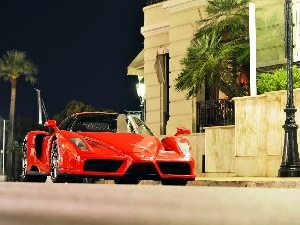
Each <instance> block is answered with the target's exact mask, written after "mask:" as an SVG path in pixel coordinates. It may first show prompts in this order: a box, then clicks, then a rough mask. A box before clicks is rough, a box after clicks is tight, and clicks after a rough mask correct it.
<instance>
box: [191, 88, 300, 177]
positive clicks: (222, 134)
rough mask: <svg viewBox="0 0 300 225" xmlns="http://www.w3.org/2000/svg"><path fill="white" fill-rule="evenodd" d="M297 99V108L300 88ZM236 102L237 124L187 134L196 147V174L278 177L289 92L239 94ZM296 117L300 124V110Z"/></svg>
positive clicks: (299, 105) (299, 103)
mask: <svg viewBox="0 0 300 225" xmlns="http://www.w3.org/2000/svg"><path fill="white" fill-rule="evenodd" d="M294 99H295V107H296V108H300V89H295V90H294ZM234 101H235V125H231V126H219V127H207V128H205V134H204V133H199V134H197V133H194V134H192V135H186V136H185V137H186V138H187V139H188V140H189V141H190V143H191V145H192V148H193V154H194V157H195V160H196V174H197V176H198V177H228V176H238V177H277V174H278V170H279V168H280V164H281V157H282V149H283V139H284V130H283V128H282V125H283V124H284V123H285V113H284V109H285V105H286V91H276V92H269V93H265V94H263V95H258V96H255V97H248V96H247V97H238V98H234ZM295 119H296V123H297V124H298V125H299V124H300V111H297V112H296V115H295ZM297 138H298V140H299V138H300V135H299V132H298V133H297ZM203 160H205V163H203Z"/></svg>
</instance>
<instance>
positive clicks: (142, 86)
mask: <svg viewBox="0 0 300 225" xmlns="http://www.w3.org/2000/svg"><path fill="white" fill-rule="evenodd" d="M136 92H137V95H138V97H139V99H140V103H141V104H140V108H141V120H143V121H144V120H145V106H144V104H145V84H143V83H140V82H139V83H137V84H136Z"/></svg>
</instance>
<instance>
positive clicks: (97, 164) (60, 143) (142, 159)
mask: <svg viewBox="0 0 300 225" xmlns="http://www.w3.org/2000/svg"><path fill="white" fill-rule="evenodd" d="M45 127H48V128H49V132H46V131H30V132H28V134H27V135H26V137H25V139H24V144H23V148H22V153H23V154H22V175H21V180H22V181H24V182H45V181H46V179H47V176H51V180H52V182H54V183H61V182H92V181H95V180H97V179H106V180H114V182H115V183H116V184H138V183H139V182H140V180H156V181H161V183H162V184H169V185H186V184H187V181H192V180H194V179H195V172H194V170H195V161H194V158H193V156H192V153H191V146H190V143H189V141H188V140H187V139H186V138H184V137H182V136H179V135H178V134H181V133H190V131H189V130H187V129H184V128H178V130H177V133H176V135H174V136H171V137H164V138H162V140H159V139H158V138H157V137H155V136H154V135H153V133H152V132H151V130H150V129H149V128H148V127H147V125H146V124H145V123H144V122H143V121H141V120H140V119H138V118H136V117H133V116H126V115H124V114H117V113H104V112H82V113H76V114H73V115H71V116H69V117H67V118H66V119H65V120H64V121H62V122H61V123H60V125H59V126H57V125H56V121H55V120H48V121H47V122H45Z"/></svg>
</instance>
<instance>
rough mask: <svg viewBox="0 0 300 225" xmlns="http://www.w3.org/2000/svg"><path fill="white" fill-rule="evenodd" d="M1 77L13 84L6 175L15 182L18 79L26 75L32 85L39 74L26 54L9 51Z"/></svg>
mask: <svg viewBox="0 0 300 225" xmlns="http://www.w3.org/2000/svg"><path fill="white" fill-rule="evenodd" d="M0 71H1V72H0V76H1V77H2V78H3V79H4V80H5V81H9V82H10V83H11V97H10V110H9V125H8V140H7V149H8V154H7V163H6V173H7V181H15V180H16V178H15V177H14V174H13V165H12V161H13V160H12V159H13V146H12V145H13V139H14V118H15V106H16V91H17V79H18V78H19V77H20V76H22V75H24V76H25V80H26V81H29V82H30V83H31V84H33V83H35V81H36V79H35V78H34V76H33V75H35V74H37V72H38V69H37V67H36V66H35V65H34V64H33V62H31V61H30V60H29V59H28V58H27V57H26V54H25V52H22V51H17V50H11V51H7V52H6V55H3V56H2V58H0Z"/></svg>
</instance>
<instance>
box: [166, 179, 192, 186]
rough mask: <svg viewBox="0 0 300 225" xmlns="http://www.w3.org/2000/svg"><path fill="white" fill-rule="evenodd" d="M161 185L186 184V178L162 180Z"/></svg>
mask: <svg viewBox="0 0 300 225" xmlns="http://www.w3.org/2000/svg"><path fill="white" fill-rule="evenodd" d="M161 184H162V185H176V186H186V185H187V181H186V180H162V181H161Z"/></svg>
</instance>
